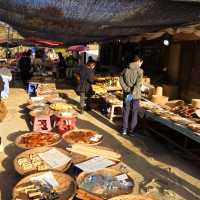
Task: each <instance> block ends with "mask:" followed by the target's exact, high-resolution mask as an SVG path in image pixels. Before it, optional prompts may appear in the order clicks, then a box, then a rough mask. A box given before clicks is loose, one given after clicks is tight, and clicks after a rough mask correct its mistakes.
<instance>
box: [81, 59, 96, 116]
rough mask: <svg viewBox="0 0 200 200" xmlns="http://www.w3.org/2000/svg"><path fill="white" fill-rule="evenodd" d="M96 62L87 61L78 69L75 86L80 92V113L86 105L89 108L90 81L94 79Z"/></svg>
mask: <svg viewBox="0 0 200 200" xmlns="http://www.w3.org/2000/svg"><path fill="white" fill-rule="evenodd" d="M95 66H96V63H95V62H94V61H92V62H89V63H87V64H86V65H85V66H83V67H82V68H81V70H80V82H79V85H78V88H77V92H78V93H79V94H80V108H81V114H83V112H84V109H85V107H86V109H87V110H90V109H91V107H90V97H91V95H92V94H91V91H92V83H93V81H94V68H95Z"/></svg>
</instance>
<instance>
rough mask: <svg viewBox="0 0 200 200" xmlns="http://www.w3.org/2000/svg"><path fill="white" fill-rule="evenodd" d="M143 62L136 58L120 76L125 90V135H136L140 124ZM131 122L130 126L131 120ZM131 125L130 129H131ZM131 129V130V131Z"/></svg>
mask: <svg viewBox="0 0 200 200" xmlns="http://www.w3.org/2000/svg"><path fill="white" fill-rule="evenodd" d="M142 63H143V61H142V59H141V58H139V56H135V57H134V59H133V62H131V63H130V64H129V67H128V68H126V69H124V71H123V72H122V74H121V76H120V84H121V87H122V89H123V93H124V99H123V132H122V134H123V135H127V132H128V131H129V134H130V135H134V131H135V128H136V126H137V122H138V111H139V99H140V98H141V86H142V78H143V70H142V69H141V68H140V67H141V65H142ZM130 117H131V122H130V124H129V118H130ZM129 125H130V127H129ZM129 128H130V129H129Z"/></svg>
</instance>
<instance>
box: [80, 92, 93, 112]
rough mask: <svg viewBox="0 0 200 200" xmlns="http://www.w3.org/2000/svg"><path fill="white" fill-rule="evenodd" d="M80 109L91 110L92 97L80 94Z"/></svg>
mask: <svg viewBox="0 0 200 200" xmlns="http://www.w3.org/2000/svg"><path fill="white" fill-rule="evenodd" d="M80 107H81V109H84V108H85V107H86V109H91V107H90V97H89V96H88V95H86V94H85V93H84V92H81V93H80Z"/></svg>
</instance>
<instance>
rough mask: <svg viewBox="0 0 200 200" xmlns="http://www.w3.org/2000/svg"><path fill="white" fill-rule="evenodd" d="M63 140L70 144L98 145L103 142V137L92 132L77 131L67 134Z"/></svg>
mask: <svg viewBox="0 0 200 200" xmlns="http://www.w3.org/2000/svg"><path fill="white" fill-rule="evenodd" d="M63 139H64V140H65V141H66V142H67V143H69V144H75V143H78V144H80V143H83V144H98V143H100V142H101V141H102V140H103V135H99V134H97V133H96V132H95V131H91V130H85V129H76V130H72V131H69V132H66V133H65V134H64V135H63Z"/></svg>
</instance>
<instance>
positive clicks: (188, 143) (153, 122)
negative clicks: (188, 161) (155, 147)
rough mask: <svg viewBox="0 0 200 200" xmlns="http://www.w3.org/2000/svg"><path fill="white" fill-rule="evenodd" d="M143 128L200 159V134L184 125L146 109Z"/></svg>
mask: <svg viewBox="0 0 200 200" xmlns="http://www.w3.org/2000/svg"><path fill="white" fill-rule="evenodd" d="M143 122H144V125H143V128H144V129H145V130H149V131H151V132H153V133H155V134H157V135H159V136H160V137H162V138H164V139H165V140H167V141H168V142H170V143H171V144H173V145H175V146H176V147H178V148H179V149H181V150H182V151H184V152H185V153H186V154H187V155H190V156H191V157H192V158H194V159H195V160H198V161H200V156H199V155H198V154H199V152H200V147H199V144H200V134H199V135H198V134H197V133H195V132H193V131H192V130H191V129H189V128H187V127H186V126H184V125H180V124H178V123H176V122H173V121H171V120H168V119H164V118H162V117H160V116H158V115H156V114H154V113H152V112H150V111H145V118H144V120H143Z"/></svg>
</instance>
